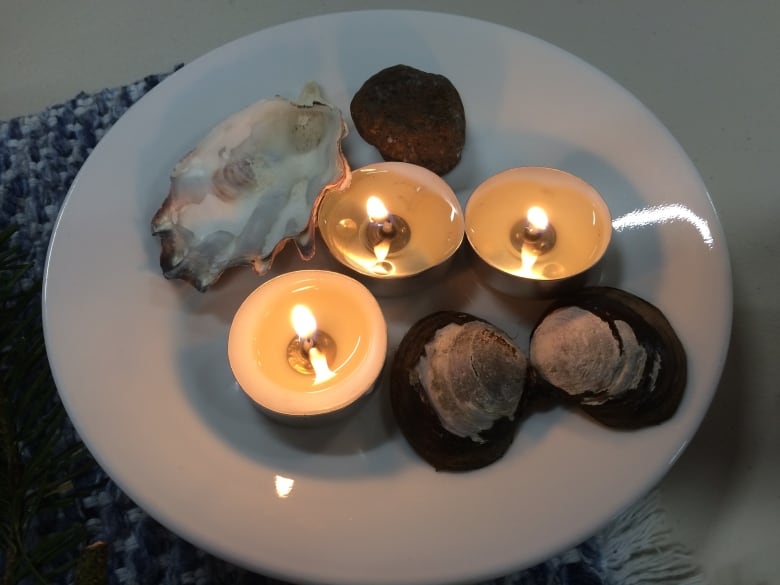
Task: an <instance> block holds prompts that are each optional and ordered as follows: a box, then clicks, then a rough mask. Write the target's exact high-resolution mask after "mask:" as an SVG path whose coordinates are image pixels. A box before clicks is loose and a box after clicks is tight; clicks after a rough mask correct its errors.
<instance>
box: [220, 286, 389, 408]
mask: <svg viewBox="0 0 780 585" xmlns="http://www.w3.org/2000/svg"><path fill="white" fill-rule="evenodd" d="M386 351H387V326H386V324H385V320H384V317H383V315H382V311H381V309H380V307H379V304H378V303H377V301H376V299H375V298H374V296H373V295H372V294H371V293H370V292H369V291H368V289H366V287H364V286H363V285H362V284H360V283H359V282H357V281H356V280H354V279H352V278H350V277H348V276H345V275H343V274H338V273H335V272H328V271H323V270H300V271H296V272H289V273H286V274H283V275H281V276H277V277H276V278H273V279H271V280H269V281H267V282H265V283H264V284H262V285H261V286H259V287H258V288H257V289H255V290H254V291H253V292H252V293H251V294H250V295H249V296H248V297H247V298H246V300H244V302H243V303H242V304H241V306H240V307H239V309H238V311H237V312H236V314H235V317H234V318H233V322H232V324H231V327H230V334H229V336H228V359H229V361H230V367H231V369H232V371H233V375H234V376H235V378H236V381H237V382H238V384H239V386H240V387H241V389H242V390H243V391H244V392H245V393H246V394H247V395H248V396H249V397H250V398H251V399H252V400H253V401H254V402H255V404H257V405H258V406H259V407H260V408H261V409H262V410H263V411H265V412H266V413H268V414H270V415H272V416H274V417H275V418H279V419H282V420H283V421H285V422H292V423H299V422H308V421H311V420H317V421H321V420H324V419H327V418H331V417H332V415H335V414H337V413H341V412H343V411H344V410H345V409H347V407H349V406H350V405H352V404H354V403H355V402H356V401H357V400H358V399H359V398H361V397H362V396H365V395H366V394H368V393H369V392H370V391H371V389H372V388H373V386H374V384H375V382H376V380H377V378H378V377H379V374H380V372H381V370H382V368H383V366H384V362H385V354H386Z"/></svg>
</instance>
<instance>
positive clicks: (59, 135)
mask: <svg viewBox="0 0 780 585" xmlns="http://www.w3.org/2000/svg"><path fill="white" fill-rule="evenodd" d="M166 75H167V74H163V75H151V76H149V77H146V78H144V79H143V80H141V81H138V82H136V83H132V84H130V85H127V86H124V87H119V88H113V89H105V90H102V91H100V92H97V93H94V94H85V93H82V94H80V95H78V96H76V97H75V98H74V99H72V100H70V101H68V102H66V103H63V104H61V105H57V106H53V107H50V108H48V109H46V110H45V111H43V112H41V113H39V114H34V115H29V116H23V117H19V118H15V119H12V120H8V121H5V122H0V231H2V230H3V229H4V228H6V227H8V226H15V227H16V229H17V231H16V232H15V234H14V235H13V237H12V240H11V245H12V246H14V247H16V248H18V249H19V250H21V252H22V255H23V257H24V258H25V259H26V260H27V261H28V262H29V263H30V264H31V265H32V270H31V271H30V272H29V278H28V279H27V280H25V281H24V282H22V283H21V286H22V287H28V288H29V287H33V286H35V285H34V282H35V281H36V280H38V279H40V277H41V275H42V273H43V268H44V262H45V257H46V250H47V247H48V243H49V238H50V236H51V231H52V227H53V225H54V222H55V220H56V218H57V214H58V212H59V208H60V205H61V204H62V201H63V199H64V197H65V194H66V193H67V190H68V188H69V187H70V184H71V183H72V181H73V179H74V178H75V176H76V173H77V172H78V170H79V168H80V167H81V165H82V164H83V163H84V161H85V160H86V158H87V157H88V156H89V154H90V152H91V151H92V150H93V149H94V147H95V145H96V144H97V143H98V141H99V140H100V139H101V138H102V137H103V135H104V134H105V133H106V131H107V130H108V129H109V128H110V127H111V126H112V125H113V124H114V122H116V120H117V119H118V118H119V117H120V116H121V115H122V114H123V113H124V112H125V111H126V110H127V109H128V108H129V107H130V106H131V105H132V104H133V103H135V102H136V101H137V100H139V99H140V98H141V97H142V96H143V95H144V94H145V93H146V92H148V91H149V90H150V89H151V88H152V87H154V86H155V85H157V84H158V83H160V82H161V81H162V80H163V79H164V78H165V77H166ZM63 425H64V428H63V432H64V436H65V437H66V441H67V442H70V443H71V444H76V443H78V442H79V438H78V436H77V434H76V432H75V431H74V429H73V427H72V426H71V424H70V422H69V421H68V420H67V419H66V420H65V422H64V423H63ZM87 485H88V487H89V490H88V491H89V493H88V494H87V495H86V496H84V497H81V498H79V499H78V500H77V501H76V503H75V504H74V505H73V506H72V507H71V508H70V509H67V510H64V511H63V512H61V513H59V514H58V515H57V517H56V518H55V519H54V520H49V524H47V525H43V524H41V525H40V526H38V527H37V531H38V532H39V533H40V534H37V535H35V534H33V535H32V538H33V539H34V538H40V537H41V536H43V535H44V534H45V533H46V531H49V530H51V529H52V528H56V529H62V528H66V527H67V526H69V525H73V524H75V523H80V524H82V525H84V526H86V528H87V531H88V534H89V542H104V543H107V546H108V574H107V575H106V579H105V582H106V583H108V584H110V585H127V584H136V583H137V584H143V585H147V584H157V583H159V584H170V585H178V584H197V585H211V584H222V583H224V584H228V583H230V584H247V585H249V584H255V583H258V584H259V583H263V584H278V583H281V582H280V581H277V580H274V579H270V578H267V577H263V576H261V575H256V574H253V573H250V572H248V571H246V570H244V569H241V568H239V567H236V566H234V565H231V564H229V563H227V562H225V561H222V560H220V559H217V558H215V557H213V556H211V555H210V554H208V553H206V552H204V551H202V550H200V549H198V548H196V547H194V546H192V545H191V544H189V543H187V542H186V541H184V540H183V539H181V538H179V537H178V536H176V535H175V534H173V533H171V532H170V531H168V530H167V529H166V528H164V527H163V526H161V525H160V524H159V523H157V522H156V521H155V520H153V519H152V518H150V517H149V516H148V515H147V514H146V513H145V512H144V511H143V510H141V509H140V508H138V507H137V506H136V505H135V504H134V503H133V502H132V501H131V500H130V499H129V498H128V497H127V496H126V495H125V494H124V493H123V492H122V490H121V489H120V488H119V487H118V486H117V485H116V484H114V483H113V482H112V481H111V479H110V478H109V477H107V476H106V475H105V473H104V472H103V471H102V470H101V469H100V468H99V467H97V470H96V472H95V474H94V477H91V478H90V479H89V481H88V482H87ZM663 520H664V514H663V512H662V511H661V509H660V507H659V505H658V498H657V496H655V495H652V494H651V495H650V496H648V497H646V498H645V499H644V500H643V501H641V502H639V503H638V504H637V505H636V506H635V507H633V508H632V509H630V510H628V511H627V512H625V513H623V514H622V515H621V516H620V517H619V518H617V519H616V520H615V521H613V522H612V523H611V524H610V525H609V526H608V527H607V528H606V529H605V530H603V531H602V532H601V533H599V534H597V535H595V536H593V537H592V538H590V539H589V540H587V541H586V542H584V543H583V544H581V545H579V546H577V547H575V548H573V549H571V550H569V551H566V552H565V553H563V554H561V555H558V556H556V557H554V558H552V559H550V560H548V561H546V562H544V563H541V564H539V565H537V566H535V567H532V568H529V569H526V570H524V571H521V572H518V573H514V574H512V575H509V576H506V577H503V578H500V579H494V580H491V581H488V582H486V583H491V584H494V585H510V584H513V585H639V584H644V583H647V584H650V583H655V584H660V583H663V584H685V585H693V584H695V583H701V582H702V581H701V578H700V576H699V574H698V571H697V570H696V568H695V567H694V566H693V565H692V563H691V560H690V557H689V555H688V553H687V552H686V551H685V549H684V548H683V547H682V546H680V545H678V544H675V543H674V542H672V540H671V538H670V536H669V532H668V530H667V529H666V528H665V526H664V522H663ZM52 523H53V524H52ZM86 544H89V543H86ZM74 554H78V551H75V552H74ZM4 559H5V555H4V554H0V576H2V573H3V571H2V568H3V563H4ZM72 582H73V575H72V573H71V574H69V575H68V576H66V577H63V578H62V580H61V581H59V582H58V583H63V584H64V583H72Z"/></svg>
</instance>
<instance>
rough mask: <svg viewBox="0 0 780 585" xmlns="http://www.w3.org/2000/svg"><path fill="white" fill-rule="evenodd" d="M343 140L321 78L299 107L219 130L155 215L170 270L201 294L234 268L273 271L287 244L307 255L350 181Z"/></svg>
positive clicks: (254, 110)
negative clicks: (323, 203) (321, 217)
mask: <svg viewBox="0 0 780 585" xmlns="http://www.w3.org/2000/svg"><path fill="white" fill-rule="evenodd" d="M346 135H347V125H346V122H345V121H344V119H343V117H342V115H341V112H340V111H339V109H338V108H336V107H334V106H331V105H329V104H328V103H326V102H325V100H324V99H323V98H322V95H321V94H320V89H319V86H318V85H317V84H316V83H314V82H309V83H308V84H306V86H305V87H304V88H303V90H302V92H301V95H300V97H299V98H298V99H297V100H296V101H291V100H287V99H284V98H281V97H276V98H271V99H264V100H260V101H258V102H256V103H254V104H252V105H250V106H249V107H247V108H245V109H243V110H241V111H240V112H237V113H235V114H233V115H232V116H230V117H229V118H227V119H226V120H224V121H223V122H221V123H220V124H218V125H217V126H216V127H214V128H213V129H212V130H211V131H210V132H209V133H208V134H207V135H206V136H205V137H204V138H203V139H202V140H201V141H200V142H199V143H198V145H197V146H196V147H195V148H194V149H193V150H192V151H190V152H189V153H188V154H187V155H186V156H185V157H184V158H183V159H182V160H181V161H179V163H178V164H177V165H176V167H175V168H174V170H173V173H172V175H171V187H170V191H169V193H168V196H167V197H166V198H165V200H164V201H163V203H162V206H161V207H160V209H159V210H158V211H157V213H156V214H155V216H154V218H153V219H152V234H153V235H156V236H159V237H160V243H161V252H160V267H161V268H162V271H163V274H164V275H165V276H166V277H167V278H178V279H182V280H185V281H187V282H189V283H190V284H192V285H193V286H194V287H195V288H197V289H198V290H201V291H204V290H206V289H207V288H208V287H209V286H211V285H212V284H213V283H214V282H216V281H217V279H218V278H219V277H220V276H221V275H222V273H223V272H224V271H225V270H227V269H228V268H231V267H233V266H239V265H249V266H252V267H253V268H254V269H255V271H256V272H258V273H259V274H262V273H264V272H266V271H267V270H268V269H269V268H270V266H271V262H272V261H273V258H274V256H275V255H276V254H277V253H278V252H279V251H280V250H281V249H282V248H283V247H284V246H285V244H286V243H287V241H288V240H293V241H294V242H295V244H296V246H297V247H298V251H299V253H300V255H301V257H302V258H303V259H304V260H308V259H310V258H311V257H312V256H313V254H314V231H315V229H316V225H317V222H316V212H317V207H318V205H319V203H320V200H321V198H322V197H323V195H324V194H325V193H326V192H327V191H329V190H340V189H343V188H346V187H347V186H348V184H349V180H350V171H349V165H348V163H347V160H346V158H345V157H344V155H343V154H342V151H341V142H342V140H343V139H344V137H345V136H346Z"/></svg>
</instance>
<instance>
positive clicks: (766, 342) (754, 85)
mask: <svg viewBox="0 0 780 585" xmlns="http://www.w3.org/2000/svg"><path fill="white" fill-rule="evenodd" d="M380 7H381V8H418V9H426V10H435V11H442V12H453V13H458V14H463V15H467V16H472V17H476V18H480V19H483V20H488V21H494V22H497V23H501V24H504V25H508V26H511V27H514V28H517V29H519V30H522V31H525V32H527V33H530V34H532V35H535V36H537V37H540V38H542V39H545V40H547V41H549V42H551V43H553V44H555V45H558V46H559V47H561V48H563V49H566V50H568V51H570V52H572V53H574V54H576V55H578V56H580V57H581V58H583V59H585V60H586V61H588V62H590V63H591V64H593V65H595V66H596V67H598V68H599V69H601V70H602V71H604V72H605V73H607V74H608V75H610V76H611V77H612V78H613V79H615V80H616V81H618V82H619V83H620V84H622V85H623V86H625V87H626V88H627V89H628V90H629V91H631V92H632V93H634V94H635V95H636V96H637V97H638V98H639V99H640V100H641V101H642V102H643V103H644V104H645V105H646V106H647V107H648V108H649V109H650V110H652V111H653V112H654V113H655V114H656V115H657V116H658V117H659V118H660V119H661V121H662V122H663V123H664V124H665V125H666V126H667V127H668V128H669V129H670V130H671V132H672V134H673V135H674V136H675V137H676V138H677V140H678V141H679V142H680V143H681V144H682V146H683V148H684V149H685V150H686V151H687V153H688V154H689V156H690V157H691V159H692V160H693V162H694V164H695V165H696V166H697V168H698V169H699V172H700V173H701V175H702V177H703V179H704V181H705V183H706V184H707V187H708V189H709V191H710V194H711V196H712V199H713V201H714V203H715V207H716V208H717V210H718V212H719V214H720V217H721V220H722V223H723V225H724V228H725V231H726V236H727V241H728V245H729V249H730V253H731V260H732V263H733V274H734V292H735V297H734V327H733V335H732V340H731V350H730V352H729V356H728V360H727V363H726V367H725V371H724V375H723V379H722V381H721V384H720V386H719V389H718V393H717V395H716V397H715V400H714V403H713V404H712V407H711V409H710V411H709V413H708V415H707V416H706V418H705V420H704V423H703V425H702V427H701V429H700V430H699V432H698V433H697V435H696V437H695V438H694V440H693V441H692V443H691V444H690V446H689V447H688V448H687V450H686V451H685V453H684V454H683V455H682V457H681V458H680V459H679V460H678V462H677V463H676V464H675V465H674V467H673V468H672V470H671V472H670V473H669V474H668V475H667V476H666V478H665V479H664V480H663V481H662V482H661V484H660V491H661V496H662V502H663V504H664V505H665V507H666V508H667V509H668V512H669V514H668V516H669V520H670V523H671V525H672V528H673V530H674V533H675V535H676V536H677V538H678V539H679V540H680V541H682V542H683V543H685V544H687V545H688V547H689V548H690V549H691V550H692V551H693V552H694V555H695V557H696V558H697V559H698V561H699V562H700V563H701V564H702V566H703V567H704V569H705V570H706V572H707V575H708V578H709V582H710V583H713V584H728V585H740V584H750V585H759V584H761V585H764V584H768V583H780V555H778V551H780V465H778V461H779V457H778V454H780V384H778V373H779V369H778V359H777V354H778V349H779V348H780V336H779V335H778V334H779V333H780V303H778V300H777V298H778V297H777V295H778V286H780V282H779V281H778V256H780V229H778V224H777V222H778V219H780V188H778V186H777V185H778V177H777V176H776V175H774V174H773V173H774V172H775V171H776V170H777V169H778V166H780V165H778V163H780V34H779V33H780V2H776V1H775V0H748V1H743V2H726V1H725V0H681V1H671V0H655V1H653V2H621V1H618V0H614V1H609V0H587V1H583V0H578V1H576V2H575V1H573V0H572V1H566V0H548V1H547V2H531V1H525V0H523V1H518V0H514V1H513V0H506V1H501V0H481V1H479V2H473V1H468V0H414V1H401V0H397V1H395V2H359V1H356V0H338V1H331V2H323V1H315V0H288V1H285V2H281V1H280V2H257V1H253V0H221V1H211V2H209V1H207V0H167V1H166V2H156V1H154V0H136V1H133V2H120V1H113V0H112V1H104V2H95V1H89V0H71V1H69V2H47V1H45V0H0V80H1V81H0V119H7V118H10V117H13V116H17V115H21V114H26V113H34V112H37V111H39V110H41V109H43V108H45V107H46V106H49V105H52V104H54V103H57V102H61V101H63V100H66V99H69V98H71V97H73V96H74V95H75V94H76V93H78V92H79V91H95V90H98V89H102V88H104V87H109V86H116V85H122V84H125V83H128V82H131V81H135V80H136V79H138V78H141V77H143V76H145V75H147V74H150V73H156V72H163V71H167V70H169V69H170V68H171V67H172V66H173V65H175V64H177V63H182V62H185V63H186V62H188V61H191V60H192V59H194V58H195V57H198V56H199V55H201V54H203V53H205V52H207V51H208V50H210V49H213V48H215V47H218V46H220V45H222V44H224V43H225V42H227V41H230V40H233V39H235V38H238V37H240V36H243V35H245V34H248V33H251V32H254V31H256V30H258V29H262V28H265V27H267V26H270V25H273V24H277V23H280V22H285V21H288V20H293V19H296V18H299V17H302V16H309V15H314V14H321V13H326V12H335V11H341V10H351V9H359V8H380Z"/></svg>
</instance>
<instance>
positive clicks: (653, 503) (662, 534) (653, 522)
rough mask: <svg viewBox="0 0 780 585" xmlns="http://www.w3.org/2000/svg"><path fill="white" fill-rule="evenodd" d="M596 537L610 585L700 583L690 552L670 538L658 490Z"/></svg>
mask: <svg viewBox="0 0 780 585" xmlns="http://www.w3.org/2000/svg"><path fill="white" fill-rule="evenodd" d="M596 538H597V539H598V541H599V544H600V545H601V550H602V554H603V563H604V569H605V571H606V573H607V575H606V576H607V582H608V583H609V584H610V585H703V584H704V578H703V576H702V575H701V573H700V571H699V569H698V567H697V566H696V565H695V563H694V562H693V559H692V557H691V554H690V552H689V551H688V550H687V549H686V548H685V547H684V546H683V545H682V544H679V543H676V542H674V541H673V540H672V538H671V533H670V531H669V528H668V526H667V525H666V520H665V512H664V510H663V508H662V506H661V502H660V498H659V496H658V493H657V492H652V493H650V494H649V495H647V496H645V498H644V499H642V500H641V501H640V502H638V503H637V504H635V505H634V506H633V507H631V508H629V509H628V510H626V511H625V512H623V513H622V514H621V515H619V516H618V517H617V518H616V519H615V520H614V521H613V522H612V523H611V524H610V525H608V526H607V527H606V528H605V529H604V530H602V531H601V532H600V533H599V534H598V535H597V536H596Z"/></svg>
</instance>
